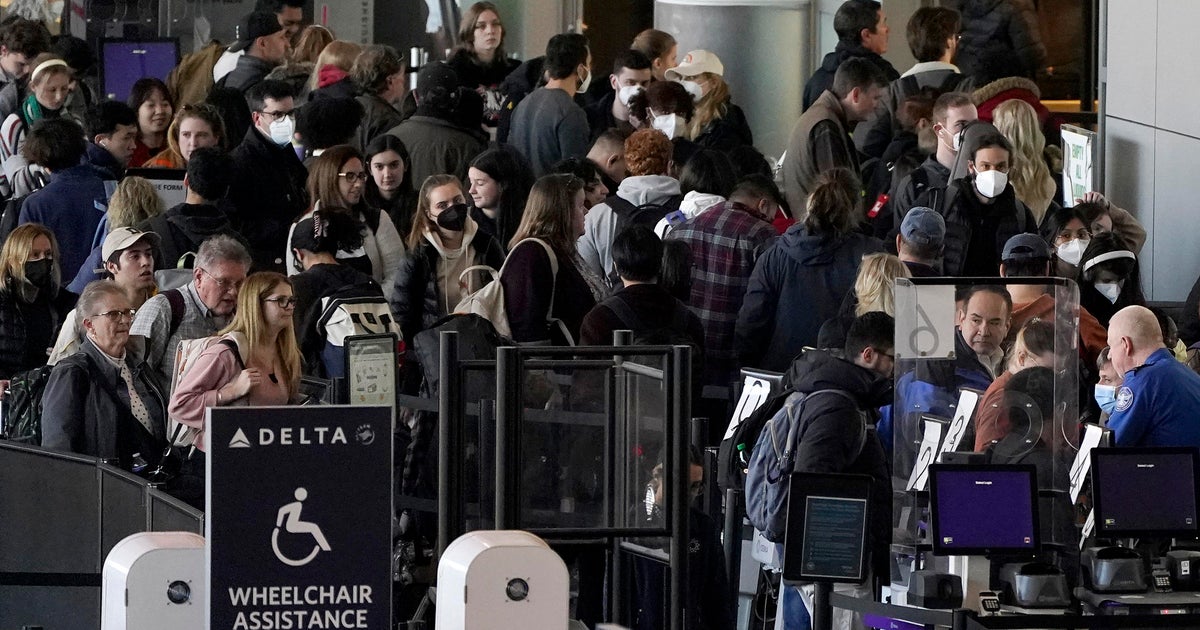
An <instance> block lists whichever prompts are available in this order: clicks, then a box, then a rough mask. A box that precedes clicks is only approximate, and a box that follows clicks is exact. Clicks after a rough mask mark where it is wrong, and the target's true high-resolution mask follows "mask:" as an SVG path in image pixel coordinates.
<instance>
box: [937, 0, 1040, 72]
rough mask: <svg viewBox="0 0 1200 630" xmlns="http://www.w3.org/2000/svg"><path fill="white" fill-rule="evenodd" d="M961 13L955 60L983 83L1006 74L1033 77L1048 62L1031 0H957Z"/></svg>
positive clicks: (952, 6) (955, 7) (957, 7)
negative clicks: (960, 26)
mask: <svg viewBox="0 0 1200 630" xmlns="http://www.w3.org/2000/svg"><path fill="white" fill-rule="evenodd" d="M947 5H948V6H951V8H954V9H957V10H958V12H959V13H960V14H962V33H961V39H960V40H959V42H958V56H957V57H956V58H955V63H957V64H958V67H959V68H962V71H963V73H964V74H967V75H969V76H970V77H971V78H973V79H974V80H975V85H984V84H987V83H990V82H992V81H995V80H996V79H1002V78H1004V77H1029V78H1032V77H1033V76H1034V73H1036V72H1037V70H1038V69H1039V68H1041V67H1042V65H1043V64H1045V63H1046V45H1045V44H1043V43H1042V36H1041V30H1040V29H1039V28H1038V16H1037V9H1036V8H1035V7H1034V3H1033V1H1032V0H956V1H955V2H950V3H947Z"/></svg>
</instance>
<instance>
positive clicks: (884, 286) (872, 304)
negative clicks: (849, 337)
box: [854, 253, 912, 317]
mask: <svg viewBox="0 0 1200 630" xmlns="http://www.w3.org/2000/svg"><path fill="white" fill-rule="evenodd" d="M911 277H912V274H911V273H909V271H908V267H907V266H906V265H905V264H904V263H902V262H900V259H899V258H897V257H896V256H893V255H891V254H884V253H879V254H870V255H867V256H863V259H862V263H861V264H860V265H859V266H858V277H856V278H855V279H854V295H855V296H857V297H858V304H857V305H856V306H855V307H854V316H855V317H862V316H863V314H865V313H870V312H872V311H882V312H884V313H887V314H888V315H891V316H893V317H894V316H895V315H896V294H895V290H894V289H893V285H894V284H895V282H896V278H911Z"/></svg>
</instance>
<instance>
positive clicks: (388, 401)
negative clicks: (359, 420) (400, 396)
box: [345, 335, 396, 409]
mask: <svg viewBox="0 0 1200 630" xmlns="http://www.w3.org/2000/svg"><path fill="white" fill-rule="evenodd" d="M345 343H346V391H348V392H349V393H350V396H349V399H348V402H349V403H350V404H351V405H385V406H387V407H391V408H393V409H395V407H396V337H395V336H394V335H355V336H352V337H346V341H345Z"/></svg>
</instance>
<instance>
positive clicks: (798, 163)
mask: <svg viewBox="0 0 1200 630" xmlns="http://www.w3.org/2000/svg"><path fill="white" fill-rule="evenodd" d="M885 85H887V80H886V78H885V77H884V75H883V73H882V72H880V71H879V69H878V68H876V67H875V66H874V65H873V64H871V62H869V61H867V60H865V59H859V58H851V59H847V60H846V61H845V62H843V63H842V65H841V66H839V67H838V69H837V74H836V75H835V76H834V77H833V85H832V86H831V87H830V88H829V89H828V90H825V92H824V93H822V94H821V95H820V98H818V99H816V102H814V103H813V104H812V107H810V108H808V110H807V111H805V112H804V114H803V115H802V116H800V120H798V121H796V126H795V127H792V134H791V137H790V139H789V140H788V149H787V158H786V159H784V161H783V184H784V192H785V194H786V195H787V201H788V206H789V207H791V208H792V212H794V213H797V214H800V215H802V214H804V208H805V207H807V205H808V194H809V192H811V190H812V188H813V185H814V184H815V182H816V181H817V176H818V175H819V174H821V173H823V172H825V171H828V170H830V169H833V168H838V167H841V168H847V169H850V170H851V171H853V172H855V173H857V172H859V168H858V150H857V149H855V148H854V142H853V141H852V140H851V139H850V128H851V127H852V126H853V125H854V123H856V122H858V121H861V120H866V118H867V116H870V115H871V113H872V112H874V111H875V106H876V105H877V104H878V103H879V97H880V95H881V94H882V93H883V87H884V86H885Z"/></svg>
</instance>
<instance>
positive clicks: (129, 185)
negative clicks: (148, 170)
mask: <svg viewBox="0 0 1200 630" xmlns="http://www.w3.org/2000/svg"><path fill="white" fill-rule="evenodd" d="M163 205H164V204H163V201H162V199H161V198H160V197H159V196H158V193H157V192H156V191H155V190H154V185H153V184H151V183H150V182H149V181H148V180H146V179H145V178H143V177H138V176H136V175H130V176H129V177H126V178H125V179H123V180H121V183H120V184H117V190H116V192H114V193H113V196H112V199H109V200H108V230H109V231H110V232H111V231H113V230H115V229H117V228H122V227H133V226H136V225H137V224H139V223H141V222H142V221H145V220H146V219H150V218H152V217H156V216H158V215H160V214H162V213H163V212H165V211H166V209H165V208H163Z"/></svg>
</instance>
